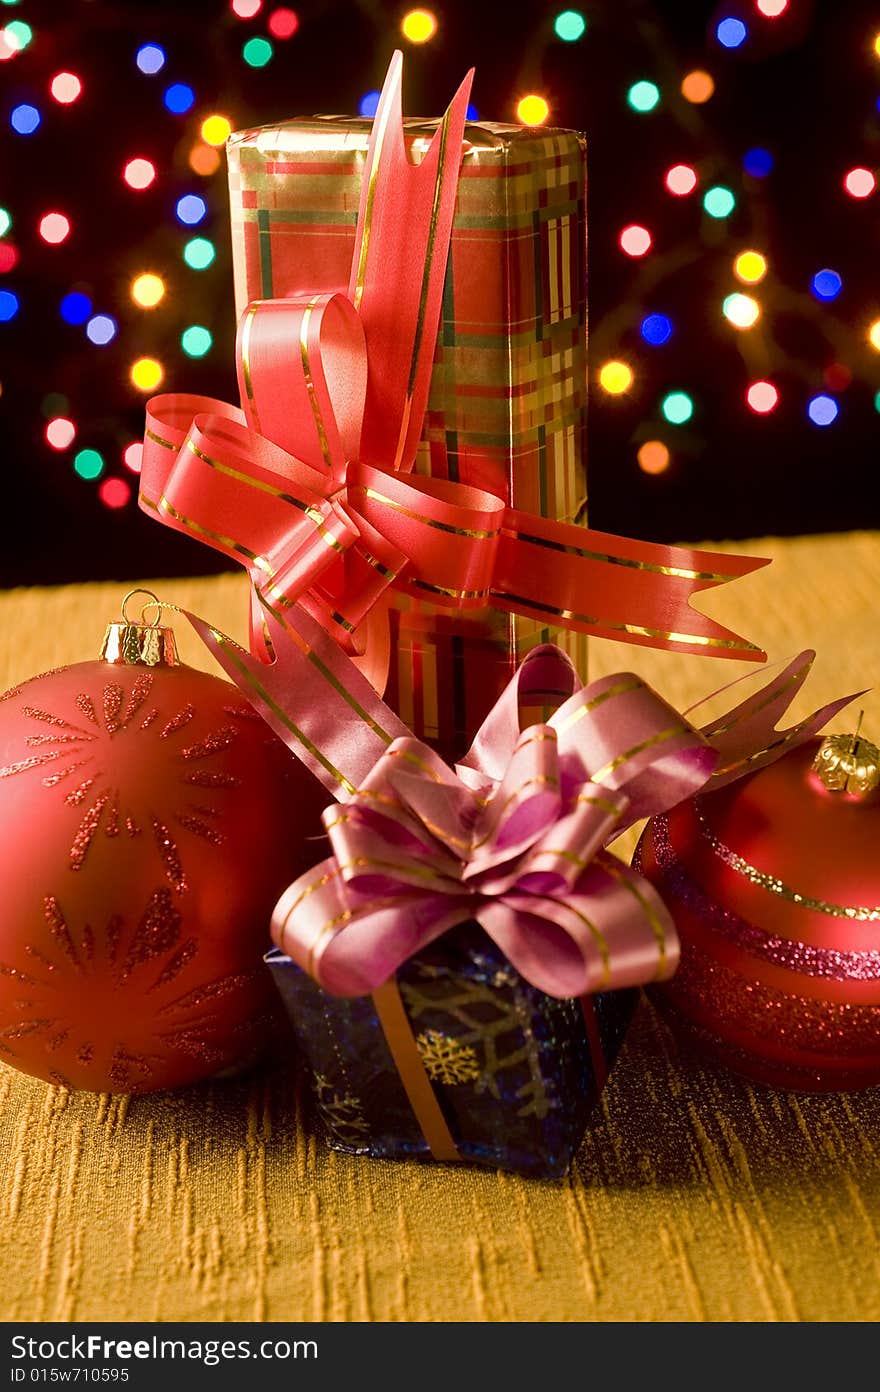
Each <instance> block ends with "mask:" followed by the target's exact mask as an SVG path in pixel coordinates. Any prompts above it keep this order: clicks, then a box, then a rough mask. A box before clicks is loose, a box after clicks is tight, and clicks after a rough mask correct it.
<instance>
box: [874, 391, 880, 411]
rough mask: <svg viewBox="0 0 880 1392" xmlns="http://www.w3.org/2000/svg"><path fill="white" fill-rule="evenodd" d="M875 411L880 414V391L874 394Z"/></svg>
mask: <svg viewBox="0 0 880 1392" xmlns="http://www.w3.org/2000/svg"><path fill="white" fill-rule="evenodd" d="M874 410H875V411H877V412H878V413H880V391H878V392H875V393H874Z"/></svg>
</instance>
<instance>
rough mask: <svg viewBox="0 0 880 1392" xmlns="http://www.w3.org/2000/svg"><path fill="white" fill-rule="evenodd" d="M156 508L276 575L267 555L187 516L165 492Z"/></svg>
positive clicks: (207, 539)
mask: <svg viewBox="0 0 880 1392" xmlns="http://www.w3.org/2000/svg"><path fill="white" fill-rule="evenodd" d="M156 510H157V512H165V513H167V514H168V516H169V517H173V518H174V520H175V522H179V523H180V525H181V526H182V527H186V529H187V531H190V532H194V533H195V535H196V536H202V537H204V538H205V540H206V541H216V542H219V543H220V545H221V546H225V547H227V548H228V549H229V550H230V551H235V552H236V553H237V554H238V555H239V556H243V557H244V559H245V560H246V561H247V562H248V564H249V565H253V566H256V568H257V569H258V570H261V571H262V572H263V574H264V575H267V576H269V578H270V579H271V578H272V577H273V576H274V575H275V571H274V569H273V567H272V564H271V562H270V561H269V560H268V558H267V557H266V556H259V555H257V553H256V551H251V550H250V549H249V548H248V547H247V546H244V545H243V544H242V543H241V542H240V541H236V540H235V538H234V537H229V536H224V535H223V533H222V532H214V531H212V530H211V528H210V527H203V526H202V524H201V523H200V522H196V521H195V519H194V518H192V517H187V516H186V515H185V514H184V513H182V512H178V511H177V508H175V507H172V505H171V503H169V501H168V499H167V498H166V497H165V495H164V494H163V495H162V497H161V498H160V499H159V505H158V508H157V509H156Z"/></svg>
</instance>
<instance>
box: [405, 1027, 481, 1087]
mask: <svg viewBox="0 0 880 1392" xmlns="http://www.w3.org/2000/svg"><path fill="white" fill-rule="evenodd" d="M416 1044H417V1045H418V1050H419V1054H420V1056H421V1060H422V1063H423V1064H424V1065H425V1071H426V1073H427V1074H428V1077H429V1078H430V1079H431V1080H432V1082H435V1083H445V1084H446V1085H447V1086H448V1087H454V1086H455V1085H456V1084H458V1083H473V1082H475V1081H476V1079H477V1078H479V1076H480V1065H479V1063H478V1061H477V1055H476V1052H475V1051H474V1050H473V1049H472V1048H471V1047H470V1045H469V1044H460V1043H459V1042H458V1040H457V1039H454V1038H453V1036H452V1035H451V1034H441V1033H440V1031H439V1030H425V1033H424V1034H420V1035H419V1037H418V1039H417V1040H416Z"/></svg>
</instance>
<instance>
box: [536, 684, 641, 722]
mask: <svg viewBox="0 0 880 1392" xmlns="http://www.w3.org/2000/svg"><path fill="white" fill-rule="evenodd" d="M640 686H641V682H640V681H639V680H638V678H637V677H624V678H623V679H622V681H617V682H612V684H611V686H608V687H606V688H605V690H604V691H599V692H598V693H597V694H596V695H595V696H591V697H590V699H589V701H583V702H582V703H581V704H580V705H579V706H578V707H577V709H576V710H573V711H572V712H571V714H570V715H567V716H566V717H565V719H564V720H560V721H558V722H557V727H556V728H557V729H558V730H560V731H563V730H570V729H571V727H572V726H573V725H576V724H577V723H578V721H579V720H583V719H584V717H585V716H587V715H589V714H590V712H591V711H594V710H597V709H598V707H599V706H604V704H605V702H606V701H612V700H614V699H615V697H617V696H625V695H626V694H627V692H629V691H638V689H639V687H640Z"/></svg>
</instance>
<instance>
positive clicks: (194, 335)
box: [180, 324, 214, 358]
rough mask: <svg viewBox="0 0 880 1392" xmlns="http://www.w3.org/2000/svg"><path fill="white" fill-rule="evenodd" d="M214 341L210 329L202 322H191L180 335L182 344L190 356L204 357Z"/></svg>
mask: <svg viewBox="0 0 880 1392" xmlns="http://www.w3.org/2000/svg"><path fill="white" fill-rule="evenodd" d="M213 342H214V340H213V337H212V336H211V331H210V329H206V328H205V327H204V326H203V325H202V324H190V326H189V328H188V329H184V331H183V333H182V334H181V335H180V346H181V348H182V349H183V351H184V353H186V355H187V357H188V358H203V357H204V356H205V354H206V353H207V352H209V351H210V348H211V344H212V343H213Z"/></svg>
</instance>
